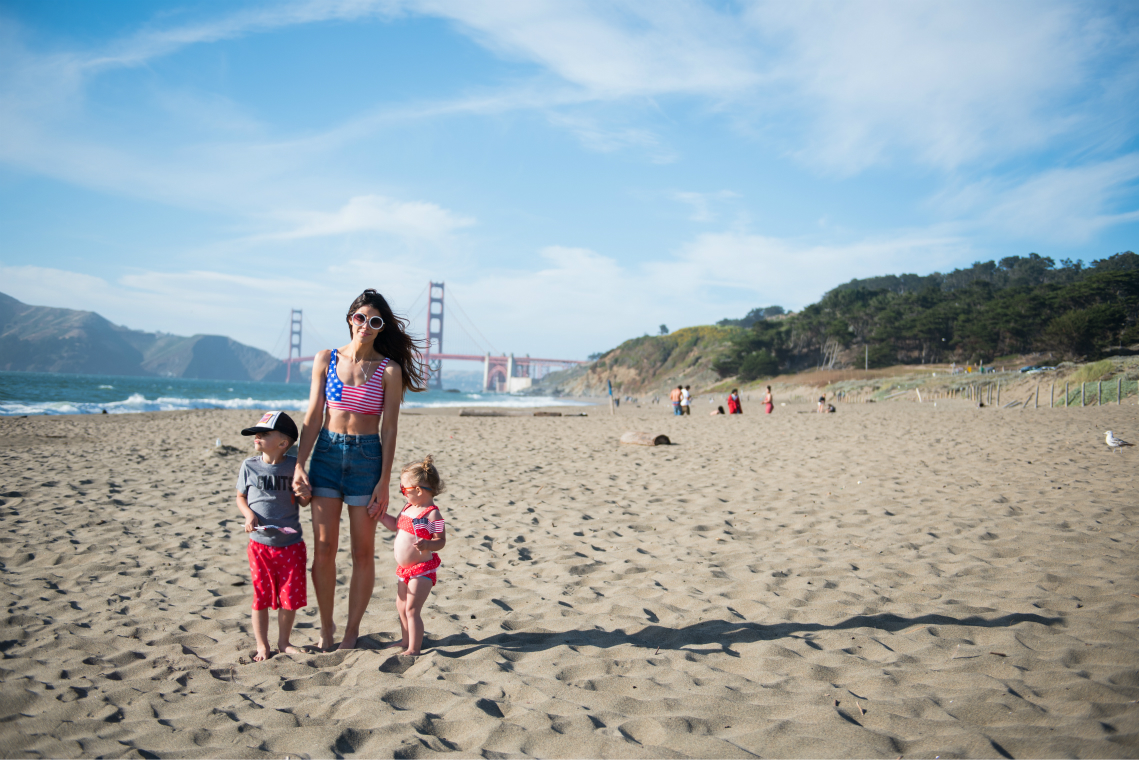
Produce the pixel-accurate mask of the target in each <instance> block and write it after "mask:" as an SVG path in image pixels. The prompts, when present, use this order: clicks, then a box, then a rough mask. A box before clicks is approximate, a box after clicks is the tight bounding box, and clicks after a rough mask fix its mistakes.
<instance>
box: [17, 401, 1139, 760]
mask: <svg viewBox="0 0 1139 760" xmlns="http://www.w3.org/2000/svg"><path fill="white" fill-rule="evenodd" d="M753 395H754V394H753ZM718 403H723V401H722V399H721V400H720V401H719V402H718ZM710 408H711V407H709V406H708V405H707V403H706V401H705V400H703V399H697V402H696V404H695V406H694V411H695V414H694V415H693V416H692V417H689V418H674V417H672V416H671V410H670V409H669V408H668V405H667V404H661V405H657V406H649V407H645V408H641V409H637V408H629V407H628V406H623V407H622V408H621V409H620V410H619V412H618V414H617V415H616V416H610V414H609V412H608V409H606V408H604V407H595V408H589V409H587V410H586V411H587V412H588V414H589V416H588V417H560V418H557V417H555V418H540V417H539V418H535V417H532V416H517V417H503V418H470V417H459V416H457V415H456V414H455V413H453V412H452V413H446V414H423V413H418V414H416V413H405V416H404V418H403V419H402V420H401V427H400V437H399V450H398V452H397V455H396V461H397V464H398V463H402V462H405V461H408V460H411V459H413V458H417V457H420V456H422V455H423V454H426V453H432V454H434V455H435V456H436V458H437V461H438V465H439V467H440V470H441V471H442V473H443V475H444V477H445V478H446V480H447V482H448V485H449V491H448V492H447V493H446V494H445V495H443V496H442V497H440V499H439V505H440V507H441V508H442V511H443V513H444V515H445V516H446V519H447V521H448V534H449V539H448V540H449V543H448V545H447V547H446V549H445V550H444V552H443V553H442V556H443V567H442V568H441V570H440V573H439V581H440V582H439V585H438V586H437V587H436V588H435V590H434V593H433V594H432V596H431V598H430V599H429V600H428V603H427V607H426V608H425V611H424V617H425V622H426V626H427V630H428V641H427V642H426V646H427V647H429V649H428V651H427V652H426V653H425V655H424V656H422V657H420V658H418V659H412V658H400V657H396V656H393V655H392V651H395V650H388V651H381V650H380V649H379V647H381V646H382V645H383V644H385V643H387V642H391V641H393V640H395V639H397V638H398V635H399V634H398V631H399V624H398V620H397V617H396V614H395V608H394V601H393V599H394V592H395V576H394V572H393V567H394V566H393V561H392V558H391V551H390V542H391V538H390V534H387V533H386V532H383V533H382V535H383V539H382V541H380V542H379V548H378V550H377V555H378V559H377V570H378V572H377V575H378V581H377V585H376V592H375V596H374V598H373V601H372V604H371V607H370V608H369V610H368V614H367V616H366V617H365V620H364V626H363V631H364V632H365V634H366V637H365V638H364V639H363V643H364V644H365V645H367V646H369V647H370V648H369V649H364V650H357V651H352V652H335V653H329V654H310V655H299V656H278V657H275V658H273V659H272V660H270V661H268V662H265V663H252V662H251V661H250V658H251V655H252V652H253V649H254V643H253V636H252V633H251V631H250V623H249V605H250V599H251V597H250V587H249V582H248V574H249V572H248V566H247V562H246V558H245V544H246V540H247V539H246V537H245V535H244V533H243V531H242V520H241V517H240V514H239V513H238V511H237V508H236V507H235V505H234V498H233V495H234V479H235V476H236V473H237V468H238V465H239V463H240V462H241V460H242V458H243V457H245V456H247V455H249V453H250V452H251V447H250V445H249V444H250V441H249V439H244V438H242V437H241V435H240V434H239V432H238V431H239V430H240V429H241V427H243V426H245V425H248V424H250V423H251V422H253V421H256V419H257V416H258V415H257V413H256V412H234V411H221V410H219V411H194V412H170V413H158V414H136V415H121V416H87V417H39V418H27V419H16V418H4V419H0V501H2V504H0V515H2V516H3V518H2V519H3V524H4V528H5V530H4V533H3V536H2V537H0V542H2V543H0V561H2V563H3V582H4V585H5V590H6V605H7V610H6V612H5V618H4V621H3V630H2V631H0V642H2V643H0V649H2V651H3V658H4V659H3V662H2V663H0V667H2V668H3V671H2V673H3V675H2V677H0V679H2V680H0V705H2V710H0V716H2V719H3V722H2V723H0V754H2V755H3V756H5V757H12V756H31V757H37V756H40V757H46V756H51V757H76V756H134V757H137V756H144V757H166V756H169V757H269V756H282V755H290V756H294V757H297V756H310V757H327V756H333V755H336V756H345V755H352V754H358V755H361V756H389V757H391V756H398V757H428V756H436V755H446V754H454V755H457V756H480V755H481V756H484V757H522V756H536V757H603V756H604V757H748V756H764V757H770V756H784V757H889V758H896V757H898V756H905V757H931V758H932V757H935V756H940V757H941V758H951V757H999V756H1004V757H1010V756H1011V757H1027V756H1033V757H1136V756H1137V755H1139V704H1137V703H1136V700H1139V643H1137V641H1139V628H1137V625H1139V581H1137V580H1136V577H1137V563H1136V544H1137V542H1139V526H1137V525H1136V521H1139V503H1137V498H1136V495H1137V493H1139V490H1137V488H1136V486H1137V485H1139V484H1137V478H1136V474H1135V473H1136V462H1137V461H1139V460H1137V459H1136V457H1139V448H1137V449H1130V450H1127V451H1124V452H1122V453H1119V454H1113V453H1111V452H1109V451H1108V449H1107V447H1106V446H1105V445H1104V442H1103V436H1104V431H1105V430H1107V429H1112V430H1114V431H1115V432H1116V434H1117V435H1119V436H1120V437H1122V438H1125V439H1130V440H1133V441H1136V442H1139V441H1137V440H1136V439H1139V409H1137V407H1135V406H1122V407H1116V406H1105V407H1099V408H1089V409H1039V410H1035V409H1029V410H1027V411H1019V410H997V409H976V408H974V407H972V406H971V405H969V404H967V403H965V402H939V404H938V405H937V406H936V407H935V406H934V405H933V404H930V403H926V404H917V403H911V402H896V403H887V404H869V405H853V404H852V405H839V411H838V413H837V414H835V415H817V414H814V413H804V412H809V411H810V410H812V409H813V407H812V406H808V405H805V404H795V405H788V406H777V407H776V412H775V414H773V415H771V416H765V415H762V414H759V413H758V412H759V411H760V409H759V405H758V404H757V403H755V402H754V401H753V402H752V403H750V404H747V403H745V407H744V409H745V415H743V416H742V417H733V418H724V417H710V416H708V413H707V412H708V410H709V409H710ZM563 411H565V410H563ZM574 411H577V410H574ZM627 430H642V431H646V432H652V433H664V434H666V435H668V436H669V437H670V438H671V439H672V440H673V441H674V443H675V445H672V446H662V447H655V448H648V447H635V446H620V445H618V444H617V438H618V436H619V435H620V434H621V433H622V432H625V431H627ZM216 438H221V440H222V443H223V444H225V446H227V447H233V448H225V447H222V448H217V447H215V445H214V443H215V439H216ZM400 506H402V502H399V501H398V494H396V495H395V496H393V511H395V510H397V509H398V508H399V507H400ZM304 520H305V522H306V525H307V515H305V516H304ZM306 530H307V528H306ZM343 536H344V538H342V546H344V547H346V546H347V539H346V536H347V522H346V519H345V524H344V531H343ZM310 556H311V555H310ZM349 564H350V561H349V557H348V554H347V552H345V551H343V550H342V552H341V559H340V574H341V576H340V581H341V583H342V584H346V582H347V578H348V574H349V570H350V567H349ZM346 589H347V586H346V585H341V586H340V588H339V591H340V599H339V601H338V607H337V619H338V622H339V623H340V624H341V625H343V621H344V616H345V613H346V607H345V595H346ZM271 620H275V616H274V617H273V618H271ZM297 620H298V626H297V630H296V632H295V634H294V637H293V642H294V644H311V643H313V642H315V640H316V634H317V628H316V621H317V617H316V608H315V598H314V597H313V595H312V593H311V589H310V607H308V608H307V609H305V610H303V611H302V612H301V613H300V614H299V615H298V616H297ZM275 625H276V623H275V622H271V625H270V631H271V632H275ZM271 638H272V639H274V640H275V635H272V636H271Z"/></svg>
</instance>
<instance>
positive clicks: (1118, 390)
mask: <svg viewBox="0 0 1139 760" xmlns="http://www.w3.org/2000/svg"><path fill="white" fill-rule="evenodd" d="M1122 403H1123V378H1122V377H1120V378H1116V383H1115V405H1116V406H1119V405H1120V404H1122Z"/></svg>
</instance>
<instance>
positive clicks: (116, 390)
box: [0, 372, 588, 417]
mask: <svg viewBox="0 0 1139 760" xmlns="http://www.w3.org/2000/svg"><path fill="white" fill-rule="evenodd" d="M587 403H588V402H583V401H574V400H571V399H563V398H555V397H552V396H513V395H506V394H502V393H449V392H445V391H434V390H432V391H426V392H424V393H408V394H407V398H406V400H405V401H404V403H403V408H405V409H417V408H425V407H448V406H496V407H515V408H530V407H537V406H578V405H587ZM307 407H308V383H289V384H285V383H251V382H238V381H233V380H190V379H185V378H177V377H121V376H115V375H65V374H60V373H49V372H0V416H8V417H11V416H14V415H25V414H29V415H30V414H102V413H103V410H104V409H105V410H106V411H107V413H108V414H130V413H132V412H165V411H174V410H178V409H283V410H286V411H290V412H304V411H305V409H306V408H307Z"/></svg>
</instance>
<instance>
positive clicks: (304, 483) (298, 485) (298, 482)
mask: <svg viewBox="0 0 1139 760" xmlns="http://www.w3.org/2000/svg"><path fill="white" fill-rule="evenodd" d="M302 489H303V490H302ZM293 490H294V491H295V492H297V493H309V494H311V493H312V484H311V483H309V482H308V473H307V472H305V468H304V467H303V466H302V465H301V464H300V463H299V462H298V463H297V466H296V468H295V469H294V470H293Z"/></svg>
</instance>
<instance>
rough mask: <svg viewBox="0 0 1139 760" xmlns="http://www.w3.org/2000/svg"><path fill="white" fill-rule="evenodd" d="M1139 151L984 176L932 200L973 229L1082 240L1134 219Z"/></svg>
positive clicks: (1137, 214) (1138, 211)
mask: <svg viewBox="0 0 1139 760" xmlns="http://www.w3.org/2000/svg"><path fill="white" fill-rule="evenodd" d="M1137 187H1139V153H1129V154H1126V155H1123V156H1120V157H1118V158H1115V159H1111V160H1108V161H1100V162H1097V163H1090V164H1086V165H1083V166H1072V167H1059V168H1054V169H1049V170H1047V171H1043V172H1040V173H1037V174H1033V175H1031V176H1028V177H1027V178H1018V179H1004V178H1002V179H985V180H981V181H978V182H973V183H969V184H968V185H966V186H965V187H963V188H960V189H955V190H952V191H946V192H945V193H942V194H940V195H939V196H938V197H937V198H935V199H934V200H933V201H932V204H931V205H935V206H938V207H939V208H941V209H943V210H944V212H946V213H949V214H955V215H957V216H958V217H959V218H961V219H963V220H965V223H966V224H967V225H969V226H973V227H974V228H977V227H982V228H987V229H988V230H991V231H995V232H998V233H1000V234H1002V235H1007V236H1012V237H1032V236H1038V237H1045V238H1048V239H1051V240H1054V241H1056V242H1058V243H1065V244H1081V243H1086V242H1088V241H1089V240H1091V239H1092V238H1094V237H1095V236H1096V235H1097V234H1099V233H1100V232H1101V231H1103V230H1104V229H1106V228H1108V227H1113V226H1115V225H1119V224H1125V223H1127V222H1133V221H1136V220H1139V204H1137V203H1136V202H1135V201H1134V193H1135V190H1136V188H1137Z"/></svg>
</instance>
